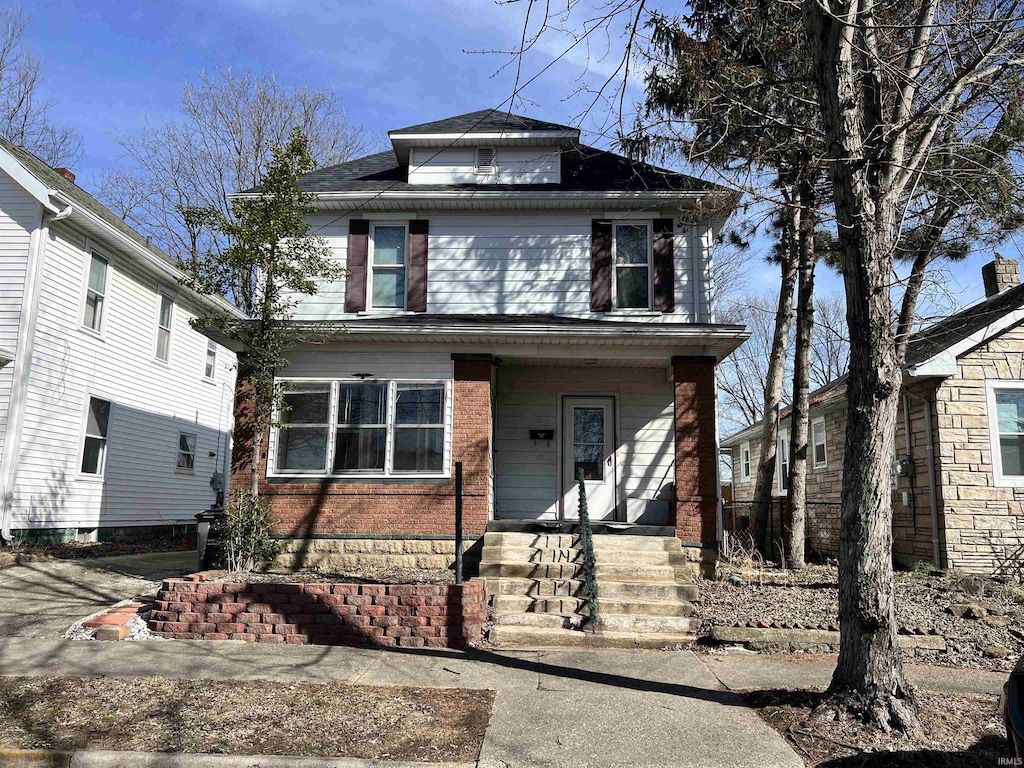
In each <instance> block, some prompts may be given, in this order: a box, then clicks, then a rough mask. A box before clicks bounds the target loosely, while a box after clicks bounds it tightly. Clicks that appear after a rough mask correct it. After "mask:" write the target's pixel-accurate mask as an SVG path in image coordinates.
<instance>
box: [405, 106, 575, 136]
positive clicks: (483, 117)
mask: <svg viewBox="0 0 1024 768" xmlns="http://www.w3.org/2000/svg"><path fill="white" fill-rule="evenodd" d="M503 130H508V131H575V130H576V129H575V128H573V127H572V126H569V125H560V124H558V123H549V122H547V121H546V120H536V119H534V118H532V117H524V116H522V115H514V114H512V113H511V112H504V111H502V110H500V109H480V110H477V111H476V112H467V113H466V114H464V115H455V116H454V117H446V118H444V119H443V120H433V121H431V122H429V123H419V124H417V125H410V126H407V127H405V128H396V129H395V130H393V131H389V132H388V133H398V134H402V133H494V132H496V131H503Z"/></svg>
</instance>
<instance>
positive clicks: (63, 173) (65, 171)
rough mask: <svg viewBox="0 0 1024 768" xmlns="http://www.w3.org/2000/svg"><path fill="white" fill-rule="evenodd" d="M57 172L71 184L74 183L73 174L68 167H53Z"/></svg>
mask: <svg viewBox="0 0 1024 768" xmlns="http://www.w3.org/2000/svg"><path fill="white" fill-rule="evenodd" d="M53 170H55V171H56V172H57V173H59V174H60V175H61V176H63V177H64V178H65V179H67V180H68V181H70V182H71V183H72V184H74V183H75V174H73V173H72V172H71V169H70V168H54V169H53Z"/></svg>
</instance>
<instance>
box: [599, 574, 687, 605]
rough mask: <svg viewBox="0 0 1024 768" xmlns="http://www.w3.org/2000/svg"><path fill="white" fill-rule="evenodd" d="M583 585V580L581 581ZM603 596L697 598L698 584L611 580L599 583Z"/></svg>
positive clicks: (669, 598)
mask: <svg viewBox="0 0 1024 768" xmlns="http://www.w3.org/2000/svg"><path fill="white" fill-rule="evenodd" d="M579 583H580V584H581V585H582V583H583V582H582V581H581V582H579ZM598 593H599V594H600V595H601V597H617V598H629V599H633V600H688V601H692V600H696V599H697V585H696V584H675V583H671V584H662V583H658V582H643V581H610V580H608V579H603V580H602V581H601V582H600V583H599V584H598Z"/></svg>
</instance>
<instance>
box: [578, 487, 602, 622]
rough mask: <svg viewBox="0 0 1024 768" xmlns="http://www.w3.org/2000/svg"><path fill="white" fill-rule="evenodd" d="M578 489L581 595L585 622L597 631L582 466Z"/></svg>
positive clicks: (594, 578)
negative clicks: (581, 569) (581, 554)
mask: <svg viewBox="0 0 1024 768" xmlns="http://www.w3.org/2000/svg"><path fill="white" fill-rule="evenodd" d="M576 480H577V482H578V484H579V489H580V507H579V515H580V543H581V544H582V545H583V579H584V580H583V596H584V597H586V599H587V614H588V615H587V624H588V625H589V626H590V629H591V631H593V632H596V631H597V623H598V619H599V617H598V615H597V560H596V557H595V556H594V530H593V529H592V528H591V527H590V513H589V512H588V510H587V489H586V484H585V483H584V480H583V468H582V467H580V469H579V471H578V472H577V474H576Z"/></svg>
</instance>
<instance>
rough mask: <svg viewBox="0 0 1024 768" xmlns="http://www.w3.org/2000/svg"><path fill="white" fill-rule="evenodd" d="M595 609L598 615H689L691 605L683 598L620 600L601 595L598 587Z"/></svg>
mask: <svg viewBox="0 0 1024 768" xmlns="http://www.w3.org/2000/svg"><path fill="white" fill-rule="evenodd" d="M597 611H598V614H599V615H600V616H611V615H617V616H618V615H622V616H636V617H646V616H654V617H658V616H666V617H674V616H689V615H690V614H692V613H693V605H692V604H691V603H689V602H687V601H685V600H621V599H617V598H609V597H603V593H602V592H601V589H600V587H599V588H598V591H597Z"/></svg>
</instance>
